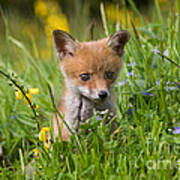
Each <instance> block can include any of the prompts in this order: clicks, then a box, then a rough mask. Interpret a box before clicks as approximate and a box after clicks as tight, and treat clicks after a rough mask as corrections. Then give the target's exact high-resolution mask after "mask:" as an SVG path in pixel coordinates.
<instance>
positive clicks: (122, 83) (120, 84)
mask: <svg viewBox="0 0 180 180" xmlns="http://www.w3.org/2000/svg"><path fill="white" fill-rule="evenodd" d="M127 82H128V80H127V79H126V80H124V81H120V82H118V86H123V85H125V84H126V83H127Z"/></svg>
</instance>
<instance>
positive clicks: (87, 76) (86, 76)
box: [80, 73, 91, 81]
mask: <svg viewBox="0 0 180 180" xmlns="http://www.w3.org/2000/svg"><path fill="white" fill-rule="evenodd" d="M80 78H81V80H82V81H88V80H89V79H90V78H91V75H90V74H88V73H84V74H81V75H80Z"/></svg>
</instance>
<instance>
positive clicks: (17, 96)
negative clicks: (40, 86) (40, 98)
mask: <svg viewBox="0 0 180 180" xmlns="http://www.w3.org/2000/svg"><path fill="white" fill-rule="evenodd" d="M15 94H16V99H18V100H20V99H22V92H21V90H20V89H18V90H17V91H16V92H15Z"/></svg>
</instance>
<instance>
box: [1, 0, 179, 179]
mask: <svg viewBox="0 0 180 180" xmlns="http://www.w3.org/2000/svg"><path fill="white" fill-rule="evenodd" d="M132 3H133V2H132V1H130V4H131V5H132V6H133V4H132ZM155 4H156V11H155V13H154V15H153V16H154V17H156V18H153V21H152V22H151V23H149V24H144V23H142V24H143V25H142V26H141V27H139V28H137V27H136V26H135V25H134V29H133V28H129V31H130V33H131V40H130V42H129V43H128V45H127V47H126V50H125V55H124V62H125V63H124V69H123V70H122V72H121V74H120V77H119V80H118V81H117V84H116V87H115V93H116V105H117V118H114V119H112V121H114V122H115V123H116V124H117V125H118V130H117V131H116V134H115V133H113V134H111V133H110V127H109V125H104V124H103V122H102V121H98V122H97V121H96V116H94V117H92V119H91V121H90V123H86V124H84V125H83V126H82V127H81V129H80V134H79V136H78V137H77V136H76V135H73V136H72V137H71V140H70V141H69V142H62V141H61V140H60V139H59V140H57V141H55V142H52V145H51V148H50V150H49V152H48V153H47V151H46V150H45V148H44V145H43V143H42V142H40V141H39V140H38V133H39V132H38V130H37V128H36V122H37V120H38V122H39V124H40V126H41V127H47V126H50V127H51V131H52V116H53V114H54V112H55V108H54V107H53V104H52V99H51V96H50V93H49V90H48V85H47V84H50V86H51V87H52V90H53V92H54V94H55V100H56V102H55V103H58V97H59V95H60V94H61V93H60V90H61V89H62V81H63V78H62V75H61V73H60V72H59V68H58V62H57V60H56V58H55V56H53V57H52V58H51V61H43V60H40V59H37V58H36V57H35V56H33V55H31V51H32V50H30V49H26V47H25V46H24V45H23V41H22V42H20V41H17V40H16V38H15V37H13V35H12V34H10V32H9V30H8V27H7V26H6V27H7V28H6V41H5V43H4V46H5V48H4V49H6V53H4V52H2V51H1V52H0V70H2V71H3V72H5V73H7V74H9V76H10V77H11V78H13V79H15V81H16V82H17V83H18V84H19V85H20V86H23V87H24V90H26V89H27V88H32V87H36V88H39V90H40V92H39V94H38V95H34V96H33V103H35V104H38V105H39V107H40V108H39V109H37V112H38V118H35V117H34V114H33V112H32V110H31V109H30V107H28V106H27V105H25V104H24V101H23V100H17V99H16V97H15V87H14V86H12V85H11V86H10V85H9V84H11V83H10V81H9V80H8V79H7V78H5V77H4V76H2V75H0V80H1V81H0V82H1V83H0V107H1V108H0V126H1V129H0V147H1V151H2V152H1V155H0V158H1V167H0V177H1V179H25V178H26V175H25V172H26V167H27V165H28V164H29V162H31V160H32V157H33V149H34V148H37V149H38V150H39V158H36V159H35V162H34V163H33V166H34V167H35V168H36V171H35V173H34V174H33V175H32V177H31V178H30V179H179V177H180V154H179V152H180V136H179V135H175V134H173V129H174V128H175V127H177V126H180V121H179V120H180V116H179V114H180V106H179V101H180V93H179V92H180V89H179V86H180V85H179V83H180V74H179V67H178V65H179V64H180V54H179V52H180V32H179V25H180V16H179V15H178V16H176V15H175V14H173V12H170V13H169V16H168V18H167V19H166V20H163V19H162V17H161V12H160V8H159V7H158V3H157V1H156V3H155ZM133 8H135V6H133ZM177 9H178V14H180V13H179V12H180V3H179V2H178V1H177ZM135 11H137V9H135ZM138 16H141V15H140V14H139V12H138ZM141 20H142V21H143V18H142V17H141ZM106 25H107V24H106ZM107 28H109V29H111V31H110V32H108V33H112V32H113V31H114V28H113V26H110V25H109V24H108V25H107ZM1 43H3V42H1ZM11 49H13V54H12V53H11ZM157 49H158V50H159V51H160V52H161V53H160V54H159V53H156V52H157ZM167 49H168V51H169V53H168V58H169V59H170V60H171V61H173V62H175V64H174V63H172V62H170V61H168V60H167V58H166V57H165V56H162V54H163V53H164V51H166V50H167ZM14 60H16V61H14ZM12 72H13V73H14V74H15V75H12ZM16 75H17V77H16ZM86 129H90V130H91V132H90V133H89V134H88V135H85V130H86Z"/></svg>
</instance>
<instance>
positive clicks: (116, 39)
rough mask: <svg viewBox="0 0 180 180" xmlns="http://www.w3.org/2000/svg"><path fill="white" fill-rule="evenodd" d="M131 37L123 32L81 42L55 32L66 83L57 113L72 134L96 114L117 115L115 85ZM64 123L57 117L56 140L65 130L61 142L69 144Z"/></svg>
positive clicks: (55, 122)
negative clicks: (97, 112)
mask: <svg viewBox="0 0 180 180" xmlns="http://www.w3.org/2000/svg"><path fill="white" fill-rule="evenodd" d="M129 37H130V35H129V33H128V32H127V31H125V30H123V31H119V32H116V33H115V34H113V35H112V36H110V37H109V38H105V39H102V40H97V41H91V42H78V41H76V40H75V39H74V38H72V37H71V36H70V35H69V34H67V33H66V32H64V31H61V30H55V31H54V32H53V40H54V46H55V49H56V53H57V58H58V59H59V61H60V69H61V72H62V74H63V76H64V82H65V89H64V95H63V96H62V99H61V101H60V104H59V107H58V109H59V112H60V113H62V114H64V117H65V119H64V120H65V121H66V123H67V124H68V126H69V127H70V128H71V129H72V130H73V129H75V130H78V125H79V123H81V122H84V121H86V120H87V119H89V118H91V117H92V116H93V112H94V110H97V111H104V110H106V109H108V110H109V112H111V113H113V114H115V107H114V100H113V85H114V83H115V81H116V79H117V77H118V75H119V72H120V70H121V68H122V65H123V61H122V56H123V52H124V46H125V44H126V43H127V42H128V40H129ZM62 123H63V122H62V120H61V119H60V118H58V119H56V118H55V117H54V119H53V126H54V136H55V137H57V136H58V133H59V129H60V128H62V129H61V136H62V139H63V140H68V139H69V137H70V136H71V133H70V132H69V131H68V129H67V127H66V126H65V124H63V125H62Z"/></svg>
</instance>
